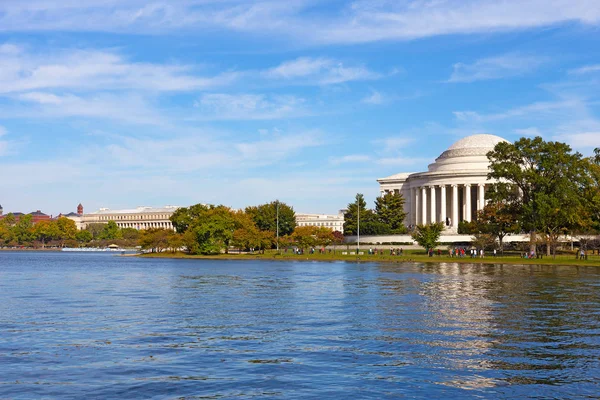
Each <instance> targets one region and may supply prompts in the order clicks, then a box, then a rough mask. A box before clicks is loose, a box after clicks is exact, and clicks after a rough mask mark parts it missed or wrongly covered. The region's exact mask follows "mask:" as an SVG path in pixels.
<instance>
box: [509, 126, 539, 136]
mask: <svg viewBox="0 0 600 400" xmlns="http://www.w3.org/2000/svg"><path fill="white" fill-rule="evenodd" d="M515 133H517V134H519V135H521V136H529V137H534V136H542V133H541V132H540V130H539V129H538V128H536V127H533V126H532V127H529V128H522V129H515Z"/></svg>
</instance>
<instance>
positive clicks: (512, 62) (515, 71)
mask: <svg viewBox="0 0 600 400" xmlns="http://www.w3.org/2000/svg"><path fill="white" fill-rule="evenodd" d="M546 61H547V59H546V58H545V57H539V56H527V55H519V54H504V55H501V56H495V57H488V58H482V59H480V60H477V61H475V62H474V63H473V64H464V63H457V64H454V67H453V68H454V71H453V72H452V75H451V76H450V79H448V82H475V81H481V80H489V79H500V78H509V77H515V76H520V75H524V74H526V73H529V72H532V71H534V70H535V69H536V68H538V67H539V66H540V65H542V64H543V63H545V62H546Z"/></svg>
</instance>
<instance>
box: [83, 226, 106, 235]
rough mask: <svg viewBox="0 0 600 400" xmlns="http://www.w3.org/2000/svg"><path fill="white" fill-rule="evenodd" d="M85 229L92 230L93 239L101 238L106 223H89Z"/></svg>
mask: <svg viewBox="0 0 600 400" xmlns="http://www.w3.org/2000/svg"><path fill="white" fill-rule="evenodd" d="M85 230H86V231H88V232H90V234H91V235H92V239H100V237H101V236H102V231H103V230H104V224H100V223H93V224H88V225H87V226H86V227H85Z"/></svg>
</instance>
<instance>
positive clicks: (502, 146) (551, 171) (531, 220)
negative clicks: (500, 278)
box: [487, 137, 589, 252]
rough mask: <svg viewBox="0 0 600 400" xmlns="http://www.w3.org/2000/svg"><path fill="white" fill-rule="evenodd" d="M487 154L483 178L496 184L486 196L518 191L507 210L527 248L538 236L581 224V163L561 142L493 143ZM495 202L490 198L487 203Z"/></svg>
mask: <svg viewBox="0 0 600 400" xmlns="http://www.w3.org/2000/svg"><path fill="white" fill-rule="evenodd" d="M487 156H488V159H489V160H490V173H489V174H488V178H491V179H495V180H497V182H496V183H494V184H493V187H494V189H495V190H493V191H492V193H496V194H501V193H510V192H514V193H518V195H517V196H513V197H512V198H511V200H510V201H511V202H510V206H511V208H512V209H513V210H514V211H515V213H516V216H517V220H518V221H519V224H520V226H521V227H522V229H524V230H525V231H528V232H530V237H531V241H530V242H531V243H530V244H531V247H532V249H535V243H536V241H537V234H538V233H539V232H541V233H543V234H545V235H549V236H552V237H556V236H557V235H558V234H560V232H561V231H562V230H573V229H577V228H578V227H580V226H582V225H585V224H586V222H587V221H586V219H587V218H588V216H589V214H588V212H587V210H586V207H585V202H584V199H583V197H582V196H581V191H582V190H583V188H584V187H585V184H586V168H585V162H584V160H583V158H582V156H581V154H579V153H572V152H571V148H570V147H569V146H568V145H567V144H565V143H560V142H546V141H544V140H543V139H542V138H540V137H536V138H533V139H530V138H521V139H519V140H518V141H516V142H515V143H508V142H501V143H498V144H497V145H496V146H495V148H494V150H492V151H490V152H489V153H488V155H487ZM498 200H501V199H499V198H493V197H492V201H498ZM549 251H550V248H548V252H549Z"/></svg>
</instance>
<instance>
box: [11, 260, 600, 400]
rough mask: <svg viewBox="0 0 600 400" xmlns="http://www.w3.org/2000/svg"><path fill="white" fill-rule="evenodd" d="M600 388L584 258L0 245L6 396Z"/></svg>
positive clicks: (357, 394)
mask: <svg viewBox="0 0 600 400" xmlns="http://www.w3.org/2000/svg"><path fill="white" fill-rule="evenodd" d="M599 395H600V269H596V268H576V267H530V266H526V267H521V266H504V267H500V266H499V267H494V266H477V265H473V266H466V265H463V266H458V265H453V264H445V265H419V264H399V265H381V264H370V263H363V264H353V263H342V262H340V263H309V262H254V261H202V260H147V259H143V260H142V259H137V258H131V257H116V256H112V255H107V254H60V253H7V252H2V253H0V399H5V398H15V399H18V398H60V399H69V398H103V399H104V398H119V399H127V398H184V399H200V398H202V399H204V398H210V399H213V398H214V399H217V398H218V399H221V398H236V399H237V398H241V399H245V398H273V399H279V398H286V399H292V398H319V399H324V398H334V399H335V398H342V397H346V398H352V399H358V398H373V399H381V398H427V399H430V398H487V399H497V398H597V396H599Z"/></svg>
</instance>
